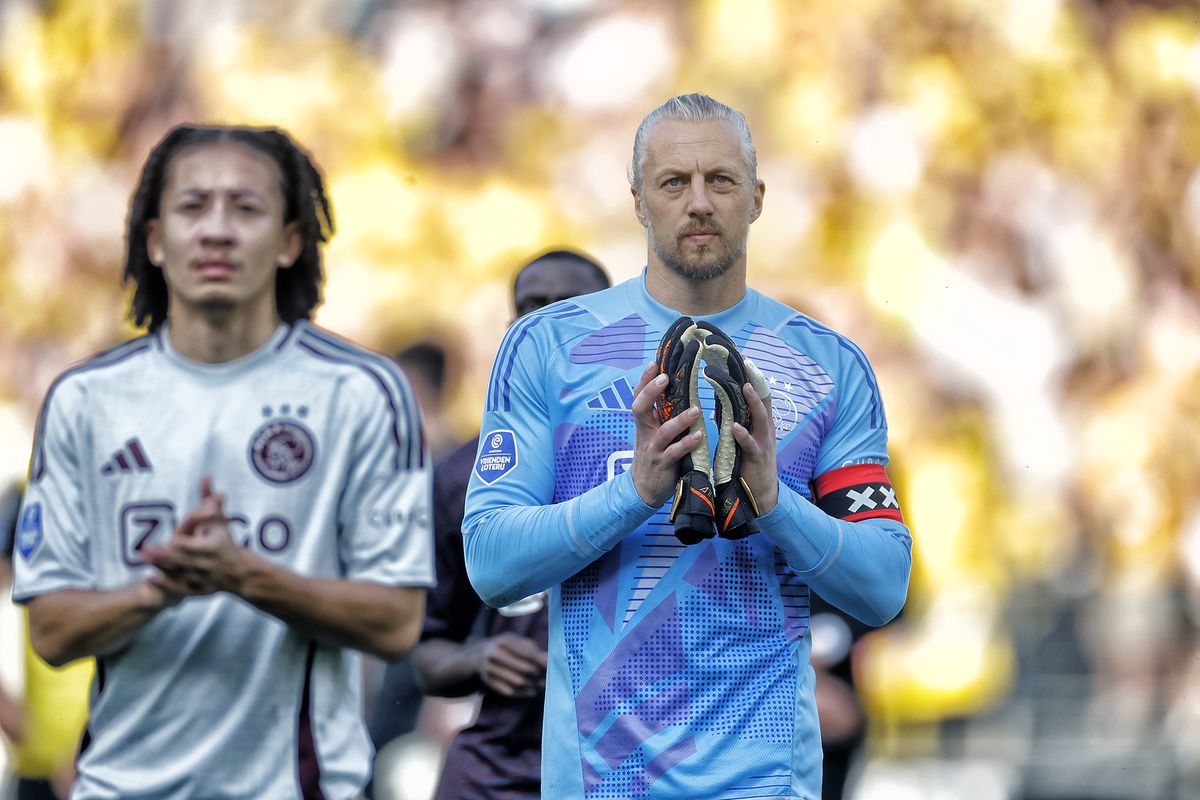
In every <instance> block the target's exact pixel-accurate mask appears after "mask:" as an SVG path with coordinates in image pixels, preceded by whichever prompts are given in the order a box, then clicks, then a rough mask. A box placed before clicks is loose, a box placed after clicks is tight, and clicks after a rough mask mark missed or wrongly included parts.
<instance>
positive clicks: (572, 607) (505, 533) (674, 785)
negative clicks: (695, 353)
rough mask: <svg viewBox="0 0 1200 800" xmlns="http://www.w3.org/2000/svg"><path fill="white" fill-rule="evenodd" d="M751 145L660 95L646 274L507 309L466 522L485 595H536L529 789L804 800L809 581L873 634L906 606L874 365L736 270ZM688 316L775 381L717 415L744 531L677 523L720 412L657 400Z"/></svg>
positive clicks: (756, 210) (637, 145) (752, 181)
mask: <svg viewBox="0 0 1200 800" xmlns="http://www.w3.org/2000/svg"><path fill="white" fill-rule="evenodd" d="M756 160H757V159H756V156H755V152H754V146H753V143H752V141H751V138H750V131H749V127H748V126H747V123H746V120H745V118H744V117H743V115H742V114H741V113H739V112H737V111H735V110H733V109H732V108H729V107H728V106H726V105H724V104H721V103H718V102H716V101H715V100H713V99H712V98H710V97H707V96H705V95H699V94H692V95H685V96H680V97H676V98H673V99H671V100H670V101H668V102H667V103H665V104H663V105H662V106H660V107H659V108H658V109H656V110H654V111H652V112H651V113H650V114H649V115H648V116H647V117H646V118H645V119H644V120H643V122H642V124H641V126H640V127H639V129H638V131H637V134H636V137H635V139H634V148H633V159H632V169H631V172H630V186H631V189H632V194H633V201H634V213H635V215H636V217H637V219H638V220H639V221H640V222H641V223H642V225H643V226H644V227H645V229H646V233H647V245H648V246H647V267H646V270H645V271H644V272H643V274H642V275H640V276H638V277H636V278H634V279H632V280H630V281H627V282H625V283H623V284H620V285H618V286H615V287H613V288H612V289H609V290H606V291H603V292H599V293H596V294H593V295H589V296H588V297H584V298H578V299H575V300H571V301H566V302H563V303H559V304H556V305H554V306H551V307H547V308H545V309H542V310H540V311H536V312H533V313H531V314H529V315H527V316H525V317H523V318H522V319H520V320H518V322H517V323H516V324H514V325H513V326H512V328H511V329H510V330H509V332H508V334H507V336H506V337H505V339H504V341H503V342H502V344H501V345H500V349H499V353H498V355H497V358H496V362H495V366H494V367H493V371H492V377H491V381H490V385H489V390H488V396H487V404H486V408H485V412H484V419H483V426H482V430H483V435H482V439H481V445H480V452H479V456H478V458H477V460H476V464H475V468H474V472H473V474H472V476H471V483H470V489H469V492H468V496H467V508H466V514H465V520H464V524H463V532H464V540H465V549H466V562H467V569H468V571H469V573H470V577H471V581H472V583H473V584H474V585H475V588H476V590H477V591H478V592H479V594H480V596H481V597H483V598H484V600H486V601H487V602H488V604H489V605H492V606H494V607H497V608H501V607H504V606H506V605H508V604H510V603H512V602H515V601H516V600H518V599H520V598H522V597H526V596H529V595H531V594H534V593H536V592H538V591H542V590H549V601H548V605H549V609H550V631H551V636H550V646H549V659H548V662H549V666H548V670H547V677H546V715H545V730H544V732H543V739H542V741H543V748H542V793H543V796H545V797H554V798H558V797H585V796H586V797H640V798H645V800H667V799H668V798H671V800H674V798H679V797H704V798H707V799H708V800H717V799H718V798H725V799H726V800H728V799H730V798H744V797H750V796H755V797H762V798H787V799H788V800H797V799H799V800H817V798H819V797H820V794H821V741H820V731H819V725H818V721H817V710H816V703H815V699H814V687H813V684H814V676H813V669H812V666H811V664H810V662H809V653H810V649H811V646H812V641H811V637H810V636H809V629H808V627H809V598H810V592H817V593H819V594H820V595H821V596H822V597H823V598H824V599H825V600H827V601H828V602H830V603H832V604H833V605H835V606H837V607H839V608H841V609H843V610H845V611H847V612H848V613H850V614H852V615H853V616H854V617H856V618H858V619H860V620H862V621H864V622H866V623H868V624H871V625H881V624H883V623H885V622H887V621H888V620H890V619H891V618H892V617H894V616H895V615H896V614H897V612H898V611H899V610H900V608H901V606H902V605H903V603H904V600H905V596H906V592H907V586H908V577H909V571H910V567H911V537H910V535H909V531H908V529H907V528H906V527H905V525H904V524H903V521H902V518H901V514H900V509H899V506H898V504H897V503H896V500H895V492H894V491H893V489H892V487H891V483H890V480H889V479H888V476H887V473H886V470H885V467H886V464H887V461H888V454H887V425H886V422H885V418H884V413H883V405H882V401H881V399H880V395H879V390H878V387H877V385H876V381H875V377H874V374H873V371H872V370H871V368H870V365H869V364H868V362H867V359H866V356H865V355H864V354H863V352H862V351H861V350H860V349H859V348H858V347H857V346H855V345H854V344H853V343H851V342H850V341H849V340H848V339H847V338H845V337H844V336H842V335H841V334H839V333H837V332H835V331H833V330H831V329H830V328H828V327H826V326H824V325H822V324H820V323H818V322H816V321H814V320H812V319H810V318H808V317H806V316H804V315H803V314H800V313H799V312H797V311H795V310H793V309H791V308H788V307H787V306H785V305H783V304H782V303H779V302H777V301H774V300H772V299H770V298H768V297H766V296H764V295H762V294H760V293H758V292H756V291H754V290H753V289H750V288H748V287H747V286H746V243H747V238H748V233H749V227H750V225H751V223H753V222H754V221H755V220H756V219H757V218H758V216H759V214H760V213H761V211H762V204H763V197H764V192H765V186H764V184H763V182H762V181H761V180H760V179H759V178H758V175H757V164H756ZM680 315H689V316H692V317H694V318H696V319H697V320H703V321H706V322H708V323H710V324H712V325H714V326H716V327H717V328H719V329H720V330H722V331H724V332H725V333H726V334H728V335H729V336H730V337H732V338H733V339H734V340H735V341H736V343H737V346H738V348H740V350H741V351H742V352H743V353H744V354H745V355H746V356H747V357H749V358H752V359H754V361H755V362H757V364H758V365H759V367H761V370H762V372H763V373H764V378H765V379H766V380H767V382H768V386H769V390H770V395H769V397H766V396H763V395H761V394H760V393H759V392H756V391H754V390H753V389H752V388H751V387H750V384H749V383H746V384H744V385H742V386H740V387H736V388H740V389H741V392H742V396H743V397H744V400H745V403H746V407H747V409H748V414H747V416H746V417H745V424H736V425H734V426H733V428H732V431H733V436H734V438H735V440H736V443H737V446H738V448H739V450H740V458H741V464H740V473H741V474H740V477H741V479H742V480H743V481H744V486H745V489H746V491H747V493H748V495H752V496H753V498H754V499H755V502H756V510H757V512H758V519H757V525H758V526H759V527H760V528H761V533H759V534H754V535H750V536H748V537H746V538H740V539H726V538H701V539H700V541H699V543H696V544H691V545H686V544H684V542H683V539H682V538H676V536H675V535H674V531H675V528H674V526H673V524H672V522H671V520H670V519H669V517H668V508H667V505H669V504H667V501H668V500H669V499H670V498H671V497H672V495H673V492H674V490H675V488H676V483H677V466H678V464H679V462H680V459H681V458H682V457H683V456H684V455H685V454H688V453H690V452H691V451H692V450H693V448H696V447H697V446H698V445H699V444H700V442H701V441H702V438H703V436H702V434H703V433H704V432H703V431H701V430H690V429H692V428H693V426H694V423H697V422H700V421H702V420H703V418H704V416H703V415H704V412H711V411H712V409H713V408H714V405H713V400H712V393H711V392H707V393H706V394H702V395H701V400H700V403H699V405H700V406H701V407H697V404H696V403H689V404H688V405H687V406H685V408H687V410H686V411H682V412H681V413H679V414H677V415H673V416H671V417H670V418H669V419H667V421H665V422H660V420H659V417H658V415H657V414H656V413H655V411H654V408H653V405H654V403H655V401H656V399H657V398H658V397H660V396H661V395H662V393H663V392H664V390H665V389H666V388H667V386H668V378H667V375H665V374H661V375H660V374H659V369H658V366H657V364H656V363H655V362H654V360H653V356H654V353H655V347H656V344H657V343H658V342H659V341H660V340H661V339H662V337H663V334H664V332H665V331H666V330H667V329H668V328H669V327H670V326H672V325H673V324H674V323H675V322H676V320H677V319H678V318H679V317H680ZM647 362H650V363H647ZM707 388H708V387H707V386H706V387H705V389H706V390H707ZM766 391H767V387H763V392H764V393H765V392H766ZM709 427H710V428H711V430H710V431H709V436H710V438H713V439H715V438H716V436H717V433H716V430H715V427H714V426H712V425H711V423H710V424H709ZM689 431H690V432H689ZM709 536H710V537H711V536H712V532H711V531H710V532H709Z"/></svg>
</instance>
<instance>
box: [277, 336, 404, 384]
mask: <svg viewBox="0 0 1200 800" xmlns="http://www.w3.org/2000/svg"><path fill="white" fill-rule="evenodd" d="M285 344H286V345H290V347H289V349H290V350H292V351H293V352H295V353H296V354H297V355H298V357H299V358H300V359H301V360H307V361H310V362H314V363H316V364H318V365H319V366H320V370H321V372H322V373H324V374H327V375H329V376H331V377H333V376H336V377H338V378H342V379H346V380H359V381H363V382H373V381H375V382H377V381H378V380H379V379H381V378H383V379H389V380H390V381H399V382H401V383H405V384H406V383H407V381H406V379H405V378H404V372H403V370H401V369H400V365H399V364H397V363H396V362H395V361H393V360H392V359H391V358H389V357H388V356H387V355H385V354H383V353H380V352H377V351H375V350H372V349H370V348H369V347H365V346H364V345H361V344H359V343H358V342H355V341H352V340H351V339H348V338H346V337H345V336H342V335H341V334H337V333H334V332H333V331H330V330H328V329H326V328H322V327H319V326H317V325H314V324H313V323H311V322H308V321H306V320H301V321H299V322H297V323H295V324H294V325H293V327H292V330H291V331H290V332H289V333H288V336H287V339H286V342H285Z"/></svg>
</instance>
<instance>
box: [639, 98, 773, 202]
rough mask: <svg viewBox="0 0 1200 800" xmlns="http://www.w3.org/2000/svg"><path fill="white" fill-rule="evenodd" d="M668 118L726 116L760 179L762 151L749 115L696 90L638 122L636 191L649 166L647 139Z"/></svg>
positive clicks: (689, 119)
mask: <svg viewBox="0 0 1200 800" xmlns="http://www.w3.org/2000/svg"><path fill="white" fill-rule="evenodd" d="M664 119H674V120H680V121H682V122H709V121H712V120H718V119H723V120H725V121H727V122H729V123H730V124H731V125H733V128H734V130H736V131H737V132H738V133H739V134H740V135H741V139H742V157H743V158H744V159H745V160H746V166H748V167H749V168H750V177H751V178H753V179H755V180H757V179H758V155H757V154H756V153H755V151H754V142H753V140H751V138H750V126H749V125H748V124H747V123H746V116H745V115H744V114H742V112H740V111H738V110H737V109H736V108H731V107H729V106H727V105H725V104H724V103H722V102H720V101H719V100H714V99H713V98H711V97H709V96H708V95H706V94H700V93H699V92H692V93H691V94H681V95H676V96H675V97H672V98H671V99H670V100H668V101H667V102H665V103H663V104H662V105H661V106H659V107H658V108H656V109H654V110H653V111H651V112H650V113H649V114H647V115H646V117H645V119H643V120H642V124H641V125H639V126H638V129H637V133H636V134H635V135H634V137H633V161H632V162H630V166H629V185H630V186H631V187H633V191H634V192H637V193H639V194H640V193H641V191H642V178H643V175H642V169H643V168H644V167H645V166H646V139H647V138H649V135H650V129H651V128H653V127H654V125H655V124H656V123H658V122H659V121H661V120H664Z"/></svg>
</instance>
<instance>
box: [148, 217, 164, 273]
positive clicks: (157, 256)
mask: <svg viewBox="0 0 1200 800" xmlns="http://www.w3.org/2000/svg"><path fill="white" fill-rule="evenodd" d="M145 230H146V257H147V258H149V259H150V263H151V264H153V265H154V266H156V267H158V268H159V269H162V265H163V251H162V233H161V231H160V229H159V222H158V219H148V220H146V228H145Z"/></svg>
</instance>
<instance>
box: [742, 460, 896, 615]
mask: <svg viewBox="0 0 1200 800" xmlns="http://www.w3.org/2000/svg"><path fill="white" fill-rule="evenodd" d="M758 522H759V524H760V525H761V526H762V530H763V533H765V534H766V535H767V536H768V537H770V539H771V541H772V542H773V543H774V544H775V546H776V547H778V548H779V549H780V551H781V552H782V553H783V556H784V558H785V559H786V560H787V562H788V565H789V566H791V567H792V569H794V570H795V571H796V572H797V574H799V575H800V577H801V578H803V579H804V580H805V582H806V583H807V584H808V585H809V586H811V587H812V588H813V589H814V590H815V591H816V592H817V593H818V594H820V595H821V597H822V598H823V599H824V600H826V601H827V602H829V603H830V604H832V605H834V606H835V607H837V608H840V609H841V610H842V611H845V612H846V613H847V614H850V615H851V616H852V617H854V618H855V619H858V620H860V621H861V622H864V623H866V624H867V625H875V626H878V625H883V624H885V623H886V622H888V621H889V620H891V619H892V618H893V617H895V616H896V615H897V614H899V613H900V609H901V608H902V607H903V606H904V600H905V598H906V596H907V594H908V578H909V573H910V571H911V569H912V536H911V534H910V533H909V531H908V528H907V527H905V526H904V524H903V523H900V522H895V521H893V520H890V519H870V520H863V521H861V522H846V521H845V520H841V519H836V518H834V517H831V516H829V515H828V514H826V513H825V512H824V511H822V510H821V509H820V508H818V507H817V506H815V505H813V504H812V503H810V502H809V501H808V500H806V499H805V498H804V497H803V496H801V495H800V494H799V493H797V492H795V491H793V490H792V489H789V488H788V487H787V486H785V485H784V484H783V483H782V482H780V484H779V503H778V505H776V506H775V508H774V509H772V510H771V511H770V512H769V513H767V514H764V515H763V516H761V517H759V518H758Z"/></svg>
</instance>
